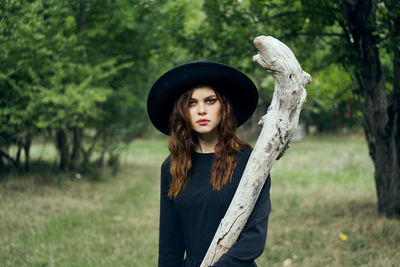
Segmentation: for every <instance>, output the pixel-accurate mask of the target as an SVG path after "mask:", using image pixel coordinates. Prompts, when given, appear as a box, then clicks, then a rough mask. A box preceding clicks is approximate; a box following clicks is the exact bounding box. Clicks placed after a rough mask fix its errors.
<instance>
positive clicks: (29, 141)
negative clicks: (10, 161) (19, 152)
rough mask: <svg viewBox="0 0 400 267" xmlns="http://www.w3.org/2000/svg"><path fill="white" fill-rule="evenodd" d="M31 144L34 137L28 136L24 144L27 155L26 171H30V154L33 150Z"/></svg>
mask: <svg viewBox="0 0 400 267" xmlns="http://www.w3.org/2000/svg"><path fill="white" fill-rule="evenodd" d="M31 144H32V136H31V135H30V134H28V135H27V136H26V137H25V142H24V153H25V171H29V155H30V154H29V152H30V150H31Z"/></svg>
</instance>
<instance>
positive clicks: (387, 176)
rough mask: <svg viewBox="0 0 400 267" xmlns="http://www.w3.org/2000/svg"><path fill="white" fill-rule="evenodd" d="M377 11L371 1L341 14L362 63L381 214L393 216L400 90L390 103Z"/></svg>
mask: <svg viewBox="0 0 400 267" xmlns="http://www.w3.org/2000/svg"><path fill="white" fill-rule="evenodd" d="M375 8H376V7H375V3H374V2H372V1H370V0H368V1H363V0H359V1H348V2H346V3H345V4H343V6H342V13H343V16H344V19H345V21H346V24H347V28H345V31H347V32H349V33H350V35H351V36H350V37H349V42H350V44H351V45H352V46H353V48H354V51H356V55H357V60H358V61H359V62H360V63H361V64H360V65H359V67H358V69H357V70H355V77H356V87H357V89H358V90H357V94H358V95H359V96H360V97H361V99H363V100H364V103H363V104H364V110H363V113H364V118H365V123H364V132H365V136H366V139H367V142H368V147H369V154H370V156H371V158H372V160H373V162H374V167H375V183H376V189H377V197H378V211H379V213H382V214H385V215H386V216H387V217H391V216H392V215H394V214H400V170H399V166H400V162H399V160H400V157H399V142H400V140H399V124H398V123H399V106H398V102H397V103H396V94H397V101H398V90H399V89H398V84H397V85H396V84H395V88H394V92H395V93H394V95H395V97H394V103H390V99H388V97H387V94H386V87H385V78H384V75H383V72H382V67H381V63H380V59H379V45H378V43H379V40H378V37H376V36H375V35H374V31H375V26H376V25H375V21H376V18H375ZM371 21H372V22H371ZM398 56H399V55H398V54H397V56H395V60H394V72H395V77H396V72H397V75H399V74H398V72H399V70H398V67H399V66H398V64H399V63H398V61H399V59H398ZM396 57H397V58H396ZM396 79H397V80H398V77H396V78H395V80H396ZM397 82H398V81H397Z"/></svg>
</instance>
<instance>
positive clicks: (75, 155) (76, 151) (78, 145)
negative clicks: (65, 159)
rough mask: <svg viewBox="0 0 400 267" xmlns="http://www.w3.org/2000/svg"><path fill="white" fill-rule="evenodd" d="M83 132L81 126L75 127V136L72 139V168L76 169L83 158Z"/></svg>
mask: <svg viewBox="0 0 400 267" xmlns="http://www.w3.org/2000/svg"><path fill="white" fill-rule="evenodd" d="M82 133H83V129H82V128H81V127H74V136H73V141H72V145H73V146H72V155H71V164H70V165H71V168H72V169H74V170H76V169H77V167H78V165H79V162H80V160H81V152H82Z"/></svg>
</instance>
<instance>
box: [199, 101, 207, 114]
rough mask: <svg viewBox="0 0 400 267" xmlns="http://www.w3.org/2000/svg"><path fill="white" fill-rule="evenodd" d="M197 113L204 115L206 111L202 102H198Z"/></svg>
mask: <svg viewBox="0 0 400 267" xmlns="http://www.w3.org/2000/svg"><path fill="white" fill-rule="evenodd" d="M198 113H199V115H204V114H206V113H207V111H206V107H205V105H204V103H199V109H198Z"/></svg>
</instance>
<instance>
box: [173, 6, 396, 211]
mask: <svg viewBox="0 0 400 267" xmlns="http://www.w3.org/2000/svg"><path fill="white" fill-rule="evenodd" d="M203 12H204V13H205V14H206V18H205V19H203V21H202V23H201V25H200V26H199V29H198V30H197V31H196V32H194V33H193V34H192V35H190V36H188V37H186V39H185V37H184V36H182V37H180V38H182V39H183V40H192V42H187V41H185V43H186V44H189V46H190V44H193V43H195V42H194V40H199V42H196V43H195V44H196V46H197V49H195V48H192V50H193V51H194V52H195V53H197V54H198V55H203V56H205V57H207V56H210V59H214V58H217V59H218V60H222V62H227V63H233V64H235V65H236V66H242V68H245V67H248V68H249V70H251V66H250V65H249V64H248V63H247V64H246V63H245V62H242V61H238V57H241V58H245V57H246V55H247V54H248V51H251V49H250V48H249V46H250V45H251V40H250V39H252V38H254V37H255V36H257V35H262V34H266V33H268V34H269V35H273V36H276V37H278V38H279V39H280V40H282V41H283V42H285V43H287V44H289V46H291V47H295V48H297V49H295V53H296V54H297V55H299V61H301V62H304V69H306V70H307V71H309V72H312V73H313V74H314V75H313V76H314V77H315V76H317V75H318V74H317V73H316V72H317V71H319V69H320V68H322V69H326V66H330V65H332V64H336V65H339V66H341V67H342V68H344V69H345V70H346V71H347V73H348V74H349V76H350V78H351V84H352V86H351V88H352V92H351V94H348V93H346V90H349V86H346V87H344V88H343V89H342V90H341V91H340V92H339V95H347V96H348V97H349V98H346V99H345V101H346V102H347V103H349V104H352V105H354V106H355V107H359V109H360V111H361V112H362V114H363V118H364V120H363V121H364V123H363V128H364V132H365V136H366V139H367V142H368V146H369V153H370V156H371V158H372V160H373V162H374V167H375V181H376V188H377V196H378V210H379V212H380V213H383V214H385V215H386V216H388V217H390V216H392V215H394V214H400V168H399V166H400V132H399V128H400V127H399V125H400V119H399V118H400V114H399V112H400V110H399V103H400V98H399V95H400V89H399V84H400V81H399V80H400V78H399V77H400V75H399V67H400V65H399V62H400V59H399V54H400V53H399V49H400V47H399V43H400V42H399V38H400V37H399V36H400V35H399V27H400V26H399V25H400V24H399V17H400V15H399V14H400V3H399V1H395V0H387V1H383V0H375V1H373V0H365V1H364V0H325V1H317V0H299V1H287V0H280V1H270V0H250V1H234V0H224V1H218V3H216V2H215V1H207V0H205V1H204V4H203ZM233 44H234V45H233ZM246 51H247V52H246ZM296 51H301V53H297V52H296ZM249 57H250V55H249ZM308 66H310V67H308ZM253 73H254V74H253V75H254V76H255V77H258V74H257V72H253ZM314 86H315V85H314ZM310 88H312V86H311V87H310ZM315 90H317V88H316V89H315ZM311 95H312V94H311ZM350 97H351V98H352V100H351V102H348V101H349V100H350ZM310 100H311V102H312V103H313V102H314V100H315V99H310V98H309V99H308V103H307V105H306V106H305V112H306V113H307V106H308V105H310ZM346 102H345V103H346ZM311 106H315V105H311ZM353 108H354V107H353Z"/></svg>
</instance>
